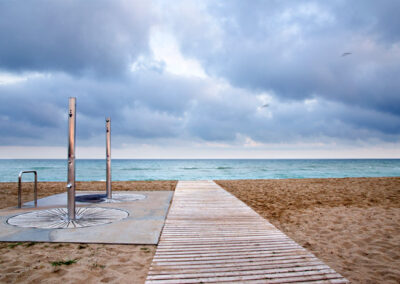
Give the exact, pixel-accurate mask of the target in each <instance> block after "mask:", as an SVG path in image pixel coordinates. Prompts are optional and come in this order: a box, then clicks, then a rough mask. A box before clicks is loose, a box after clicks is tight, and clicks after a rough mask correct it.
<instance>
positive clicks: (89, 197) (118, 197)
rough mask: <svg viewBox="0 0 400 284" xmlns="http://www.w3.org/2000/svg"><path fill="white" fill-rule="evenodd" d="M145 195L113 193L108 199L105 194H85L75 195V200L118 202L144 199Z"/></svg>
mask: <svg viewBox="0 0 400 284" xmlns="http://www.w3.org/2000/svg"><path fill="white" fill-rule="evenodd" d="M145 198H146V195H143V194H133V193H113V195H112V198H111V199H108V198H107V195H105V194H85V195H78V196H76V197H75V201H76V202H85V203H120V202H130V201H136V200H142V199H145Z"/></svg>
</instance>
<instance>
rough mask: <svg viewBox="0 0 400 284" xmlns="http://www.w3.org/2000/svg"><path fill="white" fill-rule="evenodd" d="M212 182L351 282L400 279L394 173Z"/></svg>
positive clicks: (399, 204)
mask: <svg viewBox="0 0 400 284" xmlns="http://www.w3.org/2000/svg"><path fill="white" fill-rule="evenodd" d="M217 183H218V184H219V185H221V186H222V187H224V188H225V189H227V190H228V191H230V192H231V193H233V194H234V195H235V196H237V197H238V198H240V199H241V200H242V201H244V202H246V203H247V204H248V205H249V206H251V207H252V208H253V209H254V210H255V211H257V212H258V213H259V214H260V215H262V216H263V217H265V218H266V219H268V220H269V221H270V222H271V223H273V224H274V225H275V226H276V227H278V228H279V229H281V230H282V231H284V232H285V233H286V234H287V235H288V236H290V237H291V238H293V239H294V240H295V241H297V242H298V243H299V244H300V245H302V246H304V247H305V248H307V249H309V250H311V251H312V252H313V253H314V254H315V255H316V256H317V257H319V258H320V259H322V260H323V261H325V262H326V263H327V264H328V265H330V266H331V267H332V268H334V269H335V270H336V271H338V272H339V273H341V274H342V275H343V276H345V277H347V278H348V279H349V280H351V281H352V283H400V178H344V179H301V180H300V179H298V180H296V179H292V180H235V181H218V182H217Z"/></svg>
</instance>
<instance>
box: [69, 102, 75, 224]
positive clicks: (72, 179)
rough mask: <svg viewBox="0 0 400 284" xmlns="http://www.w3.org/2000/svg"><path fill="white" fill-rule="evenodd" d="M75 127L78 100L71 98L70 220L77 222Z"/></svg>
mask: <svg viewBox="0 0 400 284" xmlns="http://www.w3.org/2000/svg"><path fill="white" fill-rule="evenodd" d="M75 127H76V98H69V111H68V185H67V188H68V220H75V137H76V135H75Z"/></svg>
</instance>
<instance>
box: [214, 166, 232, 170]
mask: <svg viewBox="0 0 400 284" xmlns="http://www.w3.org/2000/svg"><path fill="white" fill-rule="evenodd" d="M229 169H233V168H232V167H217V170H229Z"/></svg>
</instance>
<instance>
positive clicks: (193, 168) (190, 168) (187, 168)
mask: <svg viewBox="0 0 400 284" xmlns="http://www.w3.org/2000/svg"><path fill="white" fill-rule="evenodd" d="M182 169H184V170H198V169H199V168H196V167H183V168H182Z"/></svg>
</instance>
